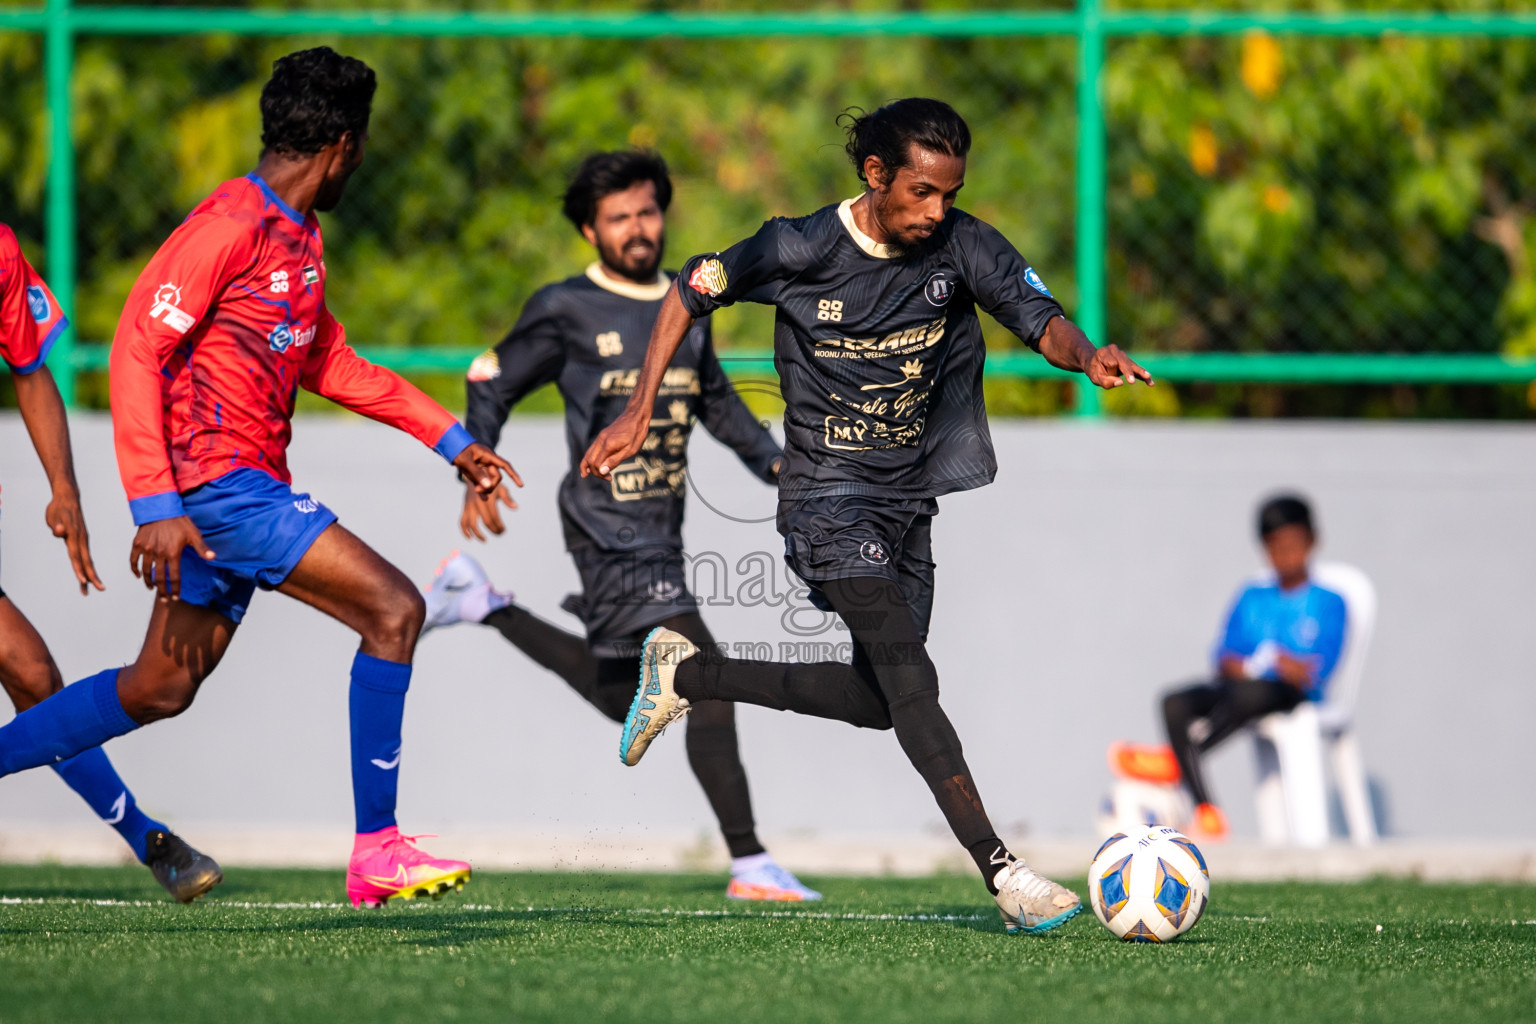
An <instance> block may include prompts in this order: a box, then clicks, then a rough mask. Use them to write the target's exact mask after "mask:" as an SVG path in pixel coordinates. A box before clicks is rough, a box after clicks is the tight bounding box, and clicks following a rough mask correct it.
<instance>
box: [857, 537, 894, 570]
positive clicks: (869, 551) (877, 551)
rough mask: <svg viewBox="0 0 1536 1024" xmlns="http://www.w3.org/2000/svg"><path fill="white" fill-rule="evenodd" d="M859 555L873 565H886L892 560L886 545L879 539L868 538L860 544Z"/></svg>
mask: <svg viewBox="0 0 1536 1024" xmlns="http://www.w3.org/2000/svg"><path fill="white" fill-rule="evenodd" d="M859 557H860V558H862V559H864V561H866V562H869V563H870V564H871V565H884V564H885V563H886V562H889V561H890V560H891V556H890V555H889V554H888V553H887V552H886V550H885V545H884V544H881V543H880V542H879V541H877V540H867V541H865V542H864V543H863V544H860V545H859Z"/></svg>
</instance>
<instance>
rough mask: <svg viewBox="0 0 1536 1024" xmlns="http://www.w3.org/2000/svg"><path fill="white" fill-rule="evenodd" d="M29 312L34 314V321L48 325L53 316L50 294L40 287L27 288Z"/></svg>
mask: <svg viewBox="0 0 1536 1024" xmlns="http://www.w3.org/2000/svg"><path fill="white" fill-rule="evenodd" d="M27 310H28V311H29V312H30V313H31V314H32V319H33V320H36V321H37V322H38V323H40V324H42V323H47V322H48V318H49V317H50V316H52V315H53V307H52V306H50V305H49V304H48V293H47V292H45V291H43V289H42V288H41V287H40V286H38V285H35V284H33V285H28V286H27Z"/></svg>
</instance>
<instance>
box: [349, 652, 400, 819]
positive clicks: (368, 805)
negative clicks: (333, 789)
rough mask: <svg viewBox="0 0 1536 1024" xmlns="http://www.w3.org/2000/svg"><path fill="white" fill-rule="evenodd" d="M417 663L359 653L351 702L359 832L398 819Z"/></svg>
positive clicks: (354, 784)
mask: <svg viewBox="0 0 1536 1024" xmlns="http://www.w3.org/2000/svg"><path fill="white" fill-rule="evenodd" d="M410 685H411V666H409V665H402V664H400V663H399V662H396V661H385V660H384V659H383V658H375V657H373V656H372V655H371V654H364V653H363V652H362V651H358V652H357V657H356V658H354V659H353V660H352V689H351V691H350V693H349V699H348V704H349V707H350V710H351V719H352V805H353V807H354V808H355V809H356V811H357V830H358V832H378V831H379V830H380V829H386V828H389V827H390V826H391V825H393V824H394V823H395V795H396V793H398V792H399V789H400V722H401V720H402V719H404V718H405V691H406V690H407V689H408V688H409V687H410Z"/></svg>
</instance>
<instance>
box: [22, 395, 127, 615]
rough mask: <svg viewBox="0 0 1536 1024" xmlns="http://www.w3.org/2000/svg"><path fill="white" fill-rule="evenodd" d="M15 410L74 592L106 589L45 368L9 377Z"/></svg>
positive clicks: (60, 406) (60, 408) (60, 404)
mask: <svg viewBox="0 0 1536 1024" xmlns="http://www.w3.org/2000/svg"><path fill="white" fill-rule="evenodd" d="M15 385H16V407H17V408H18V409H19V410H20V412H21V418H22V421H23V422H24V423H26V425H27V433H28V434H30V435H32V447H33V448H35V449H37V457H38V458H39V459H40V460H42V463H43V472H45V473H47V474H48V485H49V487H51V488H52V489H53V500H51V501H49V502H48V509H47V511H46V512H45V513H44V515H45V516H46V517H47V520H48V528H49V529H50V530H52V531H53V535H54V536H55V537H60V538H62V539H63V541H64V546H65V547H66V548H68V549H69V564H70V565H71V566H73V567H74V570H75V580H76V581H77V582H79V584H80V593H82V594H86V593H89V592H90V587H92V586H94V587H95V588H96V589H97V590H105V589H107V588H106V587H105V586H104V585H103V584H102V582H101V577H100V576H98V575H97V574H96V566H95V564H94V563H93V562H92V561H91V538H90V534H89V533H88V532H87V531H86V529H85V513H84V512H82V511H81V510H80V485H79V484H78V483H77V482H76V481H75V459H74V454H73V452H72V451H71V449H70V445H69V421H68V420H67V419H66V418H65V414H64V399H63V398H62V397H60V395H59V388H58V385H57V384H55V383H54V380H53V374H52V373H50V372H49V370H48V367H46V366H42V367H39V368H38V369H36V370H34V371H32V372H31V373H18V374H16V375H15Z"/></svg>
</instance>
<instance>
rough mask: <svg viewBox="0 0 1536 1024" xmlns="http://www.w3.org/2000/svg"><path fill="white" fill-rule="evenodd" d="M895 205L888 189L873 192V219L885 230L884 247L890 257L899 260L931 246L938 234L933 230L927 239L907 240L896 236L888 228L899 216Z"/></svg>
mask: <svg viewBox="0 0 1536 1024" xmlns="http://www.w3.org/2000/svg"><path fill="white" fill-rule="evenodd" d="M895 205H896V204H895V203H894V202H893V201H892V199H891V192H890V189H876V190H875V209H874V213H875V219H876V220H878V221H879V222H880V226H881V227H884V228H885V247H886V249H887V250H888V251H889V252H890V253H891V255H892V257H894V258H895V259H899V260H901V259H906V258H907V257H908V256H912V255H914V254H916V253H920V252H922V251H923V250H924V249H926V248H928V247H929V246H930V245H932V244H933V242H934V239H936V238H937V237H938V234H939V233H938V231H937V230H935V231H934V232H933V234H931V235H928V236H927V237H918V236H913V237H909V238H904V237H902V236H901V235H898V234H896V232H895V230H893V229H892V228H891V227H890V225H891V224H894V223H895V222H896V219H897V217H899V216H900V214H899V213H898V212H897V210H896V209H895Z"/></svg>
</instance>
